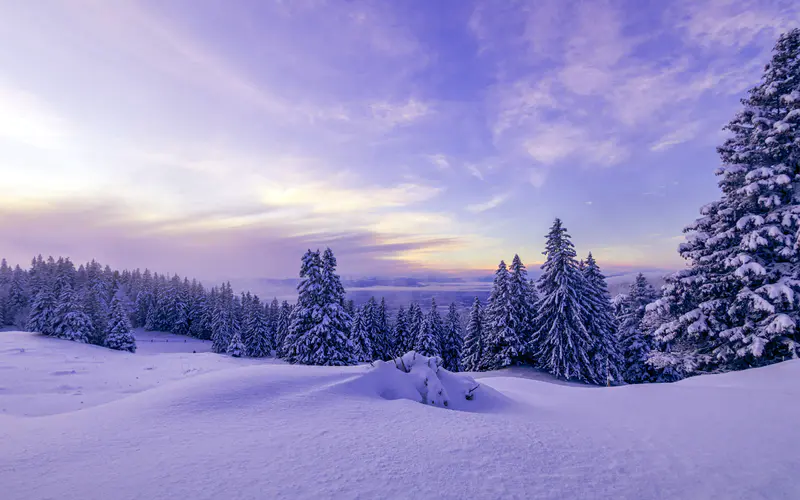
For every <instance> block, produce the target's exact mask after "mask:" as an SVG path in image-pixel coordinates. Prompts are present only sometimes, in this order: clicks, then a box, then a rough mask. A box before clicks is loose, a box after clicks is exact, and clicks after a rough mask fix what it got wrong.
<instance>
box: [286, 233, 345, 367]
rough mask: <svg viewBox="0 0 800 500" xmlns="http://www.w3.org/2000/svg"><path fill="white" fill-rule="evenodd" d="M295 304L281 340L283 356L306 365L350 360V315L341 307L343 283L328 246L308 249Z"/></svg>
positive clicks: (337, 364) (301, 270) (333, 363)
mask: <svg viewBox="0 0 800 500" xmlns="http://www.w3.org/2000/svg"><path fill="white" fill-rule="evenodd" d="M300 278H301V281H300V284H299V285H298V287H297V289H298V297H297V305H296V306H295V308H294V310H293V312H292V323H291V326H290V328H289V334H288V335H287V336H286V339H285V340H284V344H285V347H286V351H287V356H286V357H287V359H288V360H289V361H291V362H293V363H302V364H308V365H329V366H342V365H348V364H352V363H354V361H355V360H354V359H353V345H352V343H351V342H350V341H349V340H348V332H347V330H348V328H349V324H350V317H349V315H348V314H347V312H346V311H345V309H344V287H343V286H342V284H341V279H340V278H339V275H338V274H336V258H335V257H334V255H333V252H332V251H331V249H330V248H327V249H326V250H325V252H324V254H323V255H322V256H320V253H319V251H316V252H312V251H311V250H309V251H308V252H306V254H305V255H304V256H303V260H302V264H301V268H300Z"/></svg>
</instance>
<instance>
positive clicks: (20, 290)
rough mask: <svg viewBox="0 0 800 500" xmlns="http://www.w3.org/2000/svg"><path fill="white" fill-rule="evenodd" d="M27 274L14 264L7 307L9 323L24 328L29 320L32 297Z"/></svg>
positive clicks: (7, 320)
mask: <svg viewBox="0 0 800 500" xmlns="http://www.w3.org/2000/svg"><path fill="white" fill-rule="evenodd" d="M26 287H27V274H26V273H25V271H24V270H23V269H22V268H21V267H19V265H16V266H14V274H13V275H12V276H11V284H10V285H9V288H8V308H7V309H6V322H7V324H11V325H14V326H16V327H19V328H24V327H25V326H26V323H27V321H28V307H29V302H30V299H29V297H28V293H27V291H26Z"/></svg>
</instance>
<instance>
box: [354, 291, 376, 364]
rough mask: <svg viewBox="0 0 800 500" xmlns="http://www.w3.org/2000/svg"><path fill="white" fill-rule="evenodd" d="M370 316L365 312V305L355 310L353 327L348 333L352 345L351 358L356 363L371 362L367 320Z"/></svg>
mask: <svg viewBox="0 0 800 500" xmlns="http://www.w3.org/2000/svg"><path fill="white" fill-rule="evenodd" d="M370 316H372V314H371V311H368V310H367V305H366V304H364V306H363V307H358V308H356V315H355V317H354V318H353V325H352V328H351V331H350V343H351V344H352V345H353V356H354V357H355V359H356V361H359V362H366V361H372V358H373V352H372V338H371V335H370V331H369V326H368V321H367V318H368V317H370Z"/></svg>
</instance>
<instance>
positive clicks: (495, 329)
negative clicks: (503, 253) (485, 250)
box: [483, 261, 521, 370]
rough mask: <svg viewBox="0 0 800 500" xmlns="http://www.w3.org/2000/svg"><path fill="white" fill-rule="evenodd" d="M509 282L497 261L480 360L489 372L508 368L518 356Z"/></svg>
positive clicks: (514, 311) (518, 342) (504, 268)
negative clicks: (481, 358) (482, 360)
mask: <svg viewBox="0 0 800 500" xmlns="http://www.w3.org/2000/svg"><path fill="white" fill-rule="evenodd" d="M510 281H511V279H510V277H509V274H508V269H507V268H506V263H505V262H504V261H500V265H499V266H498V267H497V271H496V272H495V275H494V282H493V283H492V291H491V293H490V294H489V305H488V306H487V308H486V312H485V316H484V318H485V320H486V324H485V328H484V329H483V334H484V338H483V359H484V362H485V364H486V366H487V368H488V369H491V370H496V369H498V368H503V367H506V366H510V365H511V364H512V363H513V362H514V361H515V360H516V359H518V358H519V356H520V351H521V346H520V338H519V334H518V332H517V328H518V326H519V325H518V324H517V311H516V310H515V303H514V299H513V297H512V295H511V292H512V290H511V283H510Z"/></svg>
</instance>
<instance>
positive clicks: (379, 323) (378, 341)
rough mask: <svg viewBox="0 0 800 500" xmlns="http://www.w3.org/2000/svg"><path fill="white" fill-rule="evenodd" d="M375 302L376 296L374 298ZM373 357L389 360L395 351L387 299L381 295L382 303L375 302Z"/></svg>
mask: <svg viewBox="0 0 800 500" xmlns="http://www.w3.org/2000/svg"><path fill="white" fill-rule="evenodd" d="M372 300H373V302H374V298H372ZM373 318H374V319H373V326H374V328H375V332H374V335H373V339H374V340H373V343H372V348H373V357H374V359H380V360H384V361H386V360H389V359H392V358H393V357H394V356H393V353H394V336H393V335H392V329H391V328H390V325H389V318H388V316H387V314H386V299H384V298H383V297H381V302H380V304H377V305H375V304H373Z"/></svg>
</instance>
